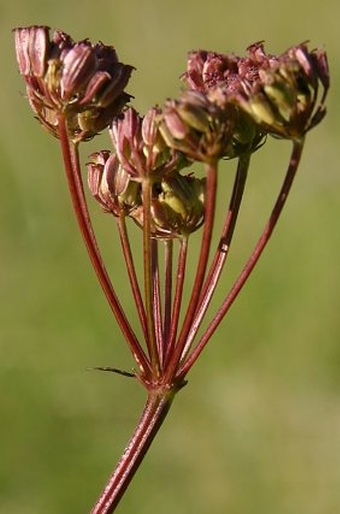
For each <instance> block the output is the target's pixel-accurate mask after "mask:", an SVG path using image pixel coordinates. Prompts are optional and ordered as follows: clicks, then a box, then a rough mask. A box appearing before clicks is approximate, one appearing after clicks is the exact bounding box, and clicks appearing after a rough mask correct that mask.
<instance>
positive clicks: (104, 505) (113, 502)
mask: <svg viewBox="0 0 340 514" xmlns="http://www.w3.org/2000/svg"><path fill="white" fill-rule="evenodd" d="M176 391H177V389H175V388H173V389H169V390H150V391H149V393H148V398H147V401H146V404H145V406H144V410H143V412H142V414H141V417H140V419H139V422H138V425H137V427H136V429H135V431H134V433H133V435H132V437H131V439H130V441H129V442H128V444H127V446H126V448H125V450H124V453H123V455H122V457H121V459H120V461H119V462H118V464H117V467H116V469H115V470H114V472H113V474H112V476H111V477H110V479H109V481H108V483H107V485H106V486H105V488H104V490H103V492H102V494H101V496H100V497H99V499H98V501H97V503H96V504H95V506H94V507H93V509H92V511H91V514H111V513H112V512H114V511H115V509H116V507H117V505H118V503H119V502H120V500H121V498H122V496H123V494H124V492H125V491H126V489H127V487H128V486H129V484H130V482H131V480H132V478H133V476H134V474H135V473H136V471H137V469H138V468H139V466H140V464H141V462H142V461H143V459H144V457H145V455H146V453H147V451H148V449H149V447H150V445H151V443H152V441H153V440H154V438H155V436H156V434H157V433H158V431H159V429H160V427H161V425H162V423H163V421H164V419H165V418H166V416H167V414H168V412H169V409H170V407H171V404H172V401H173V399H174V396H175V394H176Z"/></svg>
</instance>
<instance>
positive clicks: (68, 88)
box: [14, 26, 133, 141]
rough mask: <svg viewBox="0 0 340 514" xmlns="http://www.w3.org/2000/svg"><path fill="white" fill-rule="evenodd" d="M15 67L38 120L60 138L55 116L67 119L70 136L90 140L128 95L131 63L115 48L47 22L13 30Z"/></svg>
mask: <svg viewBox="0 0 340 514" xmlns="http://www.w3.org/2000/svg"><path fill="white" fill-rule="evenodd" d="M14 34H15V43H16V53H17V61H18V65H19V71H20V73H21V75H22V76H23V77H24V79H25V82H26V91H27V98H28V100H29V103H30V105H31V107H32V109H33V111H34V112H35V114H36V115H37V118H38V119H39V121H40V122H41V123H42V124H43V125H44V126H45V127H46V128H47V129H48V130H49V132H50V133H51V134H53V135H54V136H56V137H59V131H58V116H59V115H62V116H65V118H66V119H67V125H68V131H69V136H70V137H71V138H72V140H74V141H84V140H87V139H91V138H92V137H93V136H94V135H95V134H96V133H97V132H99V131H101V130H102V129H103V128H105V127H107V126H108V125H109V123H110V121H111V120H112V118H113V117H114V116H115V115H116V114H118V113H119V112H120V111H121V109H122V108H123V106H124V105H125V104H126V102H128V101H129V100H130V95H128V94H127V93H125V92H124V89H125V86H126V85H127V83H128V81H129V78H130V75H131V72H132V70H133V67H132V66H129V65H126V64H123V63H121V62H119V60H118V56H117V53H116V51H115V49H114V48H113V47H111V46H105V45H103V44H102V43H97V44H94V45H92V44H91V43H90V42H89V41H88V40H87V39H85V40H83V41H79V42H74V41H73V39H72V38H71V37H70V36H69V35H68V34H65V32H62V31H60V30H55V31H53V33H52V35H50V29H49V28H48V27H46V26H33V27H24V28H18V29H15V30H14Z"/></svg>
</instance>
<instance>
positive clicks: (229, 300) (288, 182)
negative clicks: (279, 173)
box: [177, 138, 304, 378]
mask: <svg viewBox="0 0 340 514" xmlns="http://www.w3.org/2000/svg"><path fill="white" fill-rule="evenodd" d="M303 145H304V138H302V139H296V140H294V141H293V149H292V153H291V157H290V161H289V165H288V169H287V173H286V176H285V179H284V182H283V185H282V187H281V190H280V192H279V195H278V197H277V200H276V202H275V205H274V208H273V210H272V213H271V216H270V218H269V220H268V222H267V224H266V226H265V228H264V230H263V232H262V234H261V236H260V238H259V240H258V242H257V244H256V246H255V248H254V250H253V252H252V254H251V255H250V257H249V259H248V261H247V263H246V265H245V266H244V268H243V270H242V271H241V273H240V275H239V276H238V278H237V279H236V281H235V283H234V285H233V287H232V288H231V290H230V292H229V294H228V295H227V296H226V298H225V299H224V301H223V303H222V305H221V307H220V308H219V310H218V311H217V313H216V315H215V316H214V318H213V320H212V322H211V323H210V325H209V326H208V328H207V329H206V331H205V332H204V334H203V336H202V337H201V339H200V341H199V342H198V343H197V345H196V347H195V348H194V350H193V351H192V352H191V354H190V355H189V357H188V358H187V359H186V360H185V362H184V364H183V366H182V367H181V368H180V370H179V372H178V374H177V376H178V377H179V378H184V377H185V375H186V374H187V373H188V371H189V369H190V368H191V366H192V365H193V364H194V363H195V362H196V360H197V359H198V357H199V355H200V354H201V352H202V351H203V349H204V347H205V345H206V344H207V342H208V341H209V339H210V338H211V336H212V335H213V333H214V332H215V330H216V329H217V327H218V325H219V324H220V323H221V321H222V319H223V318H224V316H225V315H226V313H227V312H228V310H229V309H230V307H231V305H232V304H233V302H234V301H235V299H236V298H237V296H238V294H239V292H240V291H241V289H242V288H243V286H244V284H245V283H246V281H247V279H248V277H249V275H250V274H251V272H252V271H253V269H254V267H255V265H256V263H257V262H258V260H259V258H260V256H261V255H262V252H263V250H264V248H265V247H266V245H267V243H268V241H269V239H270V236H271V234H272V232H273V230H274V228H275V226H276V224H277V221H278V219H279V217H280V214H281V212H282V209H283V207H284V205H285V203H286V200H287V197H288V194H289V191H290V189H291V186H292V184H293V181H294V178H295V175H296V172H297V168H298V165H299V163H300V159H301V154H302V150H303Z"/></svg>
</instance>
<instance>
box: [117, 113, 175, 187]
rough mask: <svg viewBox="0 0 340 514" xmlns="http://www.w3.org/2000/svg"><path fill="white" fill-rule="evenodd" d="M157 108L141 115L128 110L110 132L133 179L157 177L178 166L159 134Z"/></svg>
mask: <svg viewBox="0 0 340 514" xmlns="http://www.w3.org/2000/svg"><path fill="white" fill-rule="evenodd" d="M159 115H160V110H159V109H158V108H157V107H152V108H151V109H149V111H148V112H147V114H146V115H145V116H144V117H141V116H139V114H138V113H137V111H136V110H135V109H133V108H129V109H127V110H126V111H125V112H124V114H122V115H121V116H119V117H117V118H116V119H115V120H114V121H113V124H112V127H111V130H110V133H111V139H112V142H113V145H114V147H115V150H116V153H117V156H118V159H119V161H120V163H121V165H122V166H123V168H124V169H125V170H126V171H127V172H128V173H129V174H130V175H131V177H132V178H133V179H134V180H139V181H141V180H143V178H144V177H146V176H148V177H151V176H152V177H153V176H155V177H156V180H159V178H160V175H163V174H165V173H168V172H170V171H172V170H174V169H178V164H179V157H178V156H177V155H173V154H172V153H171V152H170V150H169V148H168V147H167V145H166V144H165V142H164V139H163V137H162V135H161V133H160V129H159V122H158V120H159Z"/></svg>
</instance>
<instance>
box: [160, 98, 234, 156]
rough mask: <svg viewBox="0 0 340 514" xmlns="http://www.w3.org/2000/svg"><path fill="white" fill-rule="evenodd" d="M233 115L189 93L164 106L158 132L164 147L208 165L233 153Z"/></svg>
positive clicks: (205, 99)
mask: <svg viewBox="0 0 340 514" xmlns="http://www.w3.org/2000/svg"><path fill="white" fill-rule="evenodd" d="M232 114H233V110H232V109H226V108H221V107H219V105H217V103H215V102H212V101H210V100H209V98H208V96H207V95H205V94H203V93H200V92H198V91H193V90H188V91H185V92H183V93H182V95H181V96H180V97H179V98H178V99H177V100H168V101H167V102H166V103H165V105H164V108H163V112H162V114H161V116H160V131H161V133H162V136H163V138H164V140H165V141H166V144H167V145H168V146H169V147H170V148H173V149H175V150H178V151H180V152H182V153H183V154H184V155H186V156H187V157H188V159H192V160H196V161H202V162H211V161H214V160H216V159H220V158H222V157H228V156H230V152H232V132H233V117H232Z"/></svg>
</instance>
